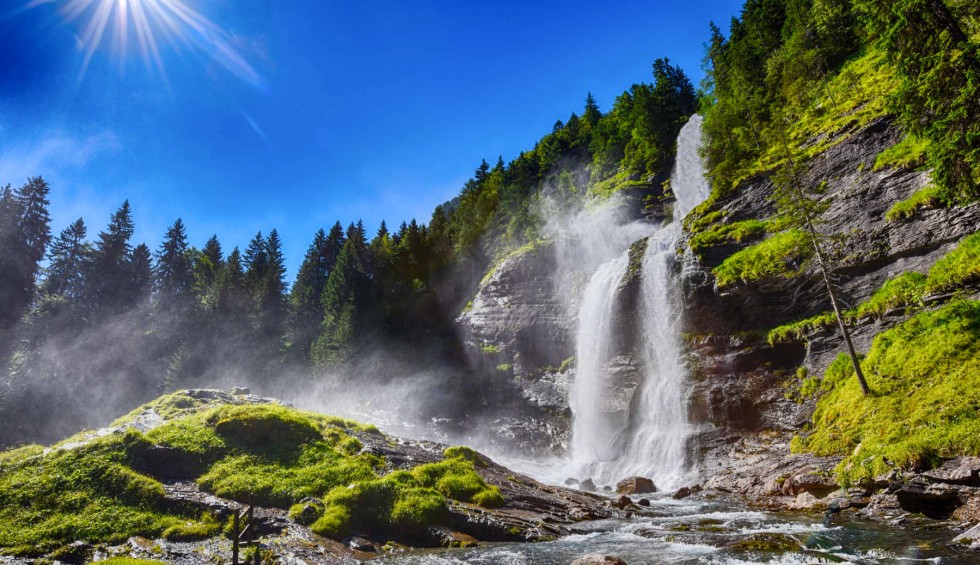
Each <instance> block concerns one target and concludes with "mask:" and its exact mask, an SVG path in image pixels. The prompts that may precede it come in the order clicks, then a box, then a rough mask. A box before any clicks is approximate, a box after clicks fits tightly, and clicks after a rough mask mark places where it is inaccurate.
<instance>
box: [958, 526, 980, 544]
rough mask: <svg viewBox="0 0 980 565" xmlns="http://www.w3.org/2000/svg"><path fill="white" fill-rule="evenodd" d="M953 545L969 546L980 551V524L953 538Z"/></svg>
mask: <svg viewBox="0 0 980 565" xmlns="http://www.w3.org/2000/svg"><path fill="white" fill-rule="evenodd" d="M953 543H958V544H962V545H968V546H970V547H971V548H977V549H980V523H978V524H977V525H976V526H973V527H972V528H970V529H969V530H967V531H965V532H963V533H962V534H960V535H958V536H956V537H955V538H953Z"/></svg>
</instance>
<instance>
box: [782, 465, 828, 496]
mask: <svg viewBox="0 0 980 565" xmlns="http://www.w3.org/2000/svg"><path fill="white" fill-rule="evenodd" d="M837 488H838V487H837V481H836V480H834V476H833V475H831V474H830V473H824V472H822V471H813V470H806V471H804V472H802V473H797V474H795V475H793V476H791V477H789V478H788V479H786V480H784V481H783V484H782V487H781V490H782V492H783V494H785V495H787V496H796V495H799V494H800V493H804V492H808V493H814V494H815V495H817V497H818V498H822V497H823V496H826V495H827V494H829V493H831V492H833V491H835V490H837Z"/></svg>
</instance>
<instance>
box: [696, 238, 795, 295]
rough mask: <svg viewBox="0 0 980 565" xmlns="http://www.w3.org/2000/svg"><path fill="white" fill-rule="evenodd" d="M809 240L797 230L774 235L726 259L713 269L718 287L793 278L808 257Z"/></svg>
mask: <svg viewBox="0 0 980 565" xmlns="http://www.w3.org/2000/svg"><path fill="white" fill-rule="evenodd" d="M810 253H811V251H810V247H809V238H808V237H807V235H806V233H804V232H803V231H800V230H796V229H793V230H787V231H784V232H780V233H777V234H775V235H772V236H770V237H768V238H767V239H765V240H764V241H761V242H759V243H757V244H755V245H753V246H751V247H747V248H745V249H743V250H741V251H739V252H738V253H735V254H733V255H732V256H730V257H728V258H727V259H725V261H724V262H723V263H722V264H721V265H718V266H717V267H715V269H714V274H715V277H716V279H717V283H718V286H719V287H725V286H729V285H731V284H734V283H735V282H737V281H743V282H752V281H758V280H762V279H767V278H774V277H792V276H794V275H796V274H798V273H799V271H800V264H801V263H802V262H803V261H804V260H806V259H807V258H808V257H809V256H810Z"/></svg>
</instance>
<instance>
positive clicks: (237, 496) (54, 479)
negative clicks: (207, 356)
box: [0, 393, 503, 555]
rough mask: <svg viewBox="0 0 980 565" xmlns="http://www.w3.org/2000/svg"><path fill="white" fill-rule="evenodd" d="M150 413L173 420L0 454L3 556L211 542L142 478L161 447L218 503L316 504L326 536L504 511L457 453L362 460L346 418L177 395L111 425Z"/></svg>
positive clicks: (199, 523) (200, 522)
mask: <svg viewBox="0 0 980 565" xmlns="http://www.w3.org/2000/svg"><path fill="white" fill-rule="evenodd" d="M149 409H152V411H153V412H155V413H156V414H158V415H160V416H164V415H166V417H169V418H170V419H168V420H167V421H165V422H163V423H162V424H161V425H159V426H158V427H156V428H154V429H152V430H150V431H149V432H147V433H145V434H144V433H141V432H139V431H137V430H135V429H133V428H129V429H126V431H125V432H122V431H118V432H113V433H110V434H108V435H105V436H102V437H99V436H97V435H93V434H80V435H79V436H77V437H74V438H69V440H67V441H66V442H63V443H62V444H59V445H57V446H54V447H53V448H50V449H45V448H42V447H40V446H27V447H22V448H19V449H15V450H10V451H7V452H3V453H2V454H0V508H2V509H0V551H4V552H7V553H13V554H29V555H38V554H43V553H47V552H49V551H51V550H53V549H56V548H57V547H59V546H62V545H64V544H67V543H70V542H73V541H75V540H78V539H82V540H86V541H89V542H120V541H123V540H125V539H126V538H128V537H130V536H133V535H142V536H148V537H159V536H163V537H166V538H168V539H175V540H187V539H200V538H206V537H210V536H213V535H216V534H217V532H218V531H219V530H220V527H221V524H219V523H218V521H217V520H216V519H215V518H214V517H213V516H212V515H210V514H208V513H204V514H201V513H200V512H191V511H188V510H184V511H181V510H179V508H180V506H179V505H174V504H172V503H168V501H167V500H166V497H165V492H164V487H163V485H162V483H161V482H160V481H159V480H157V479H156V478H154V477H153V476H152V475H151V474H147V473H152V469H153V467H154V463H153V457H154V452H155V450H159V449H161V448H163V449H166V450H167V452H168V457H169V459H168V461H171V463H169V465H170V466H171V467H173V465H179V468H176V469H175V468H169V469H168V472H170V473H175V472H176V473H180V474H182V475H186V478H188V479H195V480H196V481H197V483H198V485H199V486H200V487H201V489H202V490H204V491H206V492H210V493H213V494H215V495H217V496H220V497H223V498H229V499H232V500H237V501H240V502H254V503H256V504H259V505H262V506H273V507H279V508H290V507H291V506H292V505H295V504H297V503H298V502H299V501H300V500H302V499H304V498H307V497H315V498H317V499H320V500H322V501H323V504H322V505H319V506H316V507H315V508H314V509H313V515H314V519H313V520H311V522H312V529H313V530H314V531H316V532H318V533H321V534H323V535H328V536H335V537H336V536H341V535H343V534H345V533H347V532H348V531H350V530H351V529H352V528H363V529H371V530H373V531H388V530H394V531H404V530H406V529H411V528H416V527H419V526H425V525H431V524H439V523H441V521H442V520H444V519H445V518H446V514H447V502H446V501H447V499H452V500H458V501H461V502H466V503H472V504H477V505H480V506H485V507H494V506H499V505H501V504H503V498H502V497H501V494H500V491H499V490H498V489H497V488H496V487H493V486H490V485H488V484H487V483H486V482H485V481H484V480H483V479H482V478H481V477H480V476H479V474H477V472H476V468H477V466H485V465H486V462H485V461H484V460H483V459H482V458H481V457H480V456H479V455H478V454H476V453H475V452H473V451H472V450H467V449H465V448H450V449H447V450H446V452H445V454H444V459H443V460H442V461H438V462H434V463H428V464H423V465H418V466H416V467H415V468H413V469H411V470H408V471H391V472H387V473H385V469H386V467H385V462H384V461H383V460H382V459H381V458H379V457H378V456H376V455H372V454H370V453H366V452H363V451H362V448H363V445H362V443H361V441H360V440H359V439H358V438H357V437H356V436H357V434H368V435H372V434H379V432H378V431H377V430H376V429H375V428H373V427H371V426H362V425H360V424H357V423H356V422H351V421H349V420H344V419H341V418H334V417H329V416H323V415H320V414H314V413H310V412H304V411H300V410H296V409H293V408H288V407H285V406H281V405H275V404H259V405H232V404H227V403H223V402H206V401H201V400H198V399H195V398H192V397H190V396H188V395H186V394H182V393H178V394H174V395H169V396H166V397H162V398H161V399H158V400H157V401H155V402H153V403H151V404H150V405H147V406H145V407H144V408H142V409H140V410H137V411H136V412H134V413H132V414H130V415H128V416H126V417H123V418H121V419H120V420H119V423H121V424H124V423H128V422H132V421H134V419H135V418H137V417H138V415H140V414H146V413H147V412H148V410H149ZM362 437H363V436H362ZM174 461H176V462H179V463H173V462H174ZM147 469H151V470H150V471H147ZM188 512H189V513H188Z"/></svg>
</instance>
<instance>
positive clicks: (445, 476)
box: [412, 457, 503, 504]
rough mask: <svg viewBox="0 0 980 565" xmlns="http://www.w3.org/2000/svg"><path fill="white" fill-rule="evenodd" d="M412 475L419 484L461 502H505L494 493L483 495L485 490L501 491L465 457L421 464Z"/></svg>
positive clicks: (498, 492)
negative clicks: (479, 473)
mask: <svg viewBox="0 0 980 565" xmlns="http://www.w3.org/2000/svg"><path fill="white" fill-rule="evenodd" d="M412 476H414V477H415V479H416V480H417V481H418V482H419V484H421V485H423V486H426V487H431V488H435V489H436V490H438V491H439V492H440V493H442V494H443V495H444V496H446V497H448V498H452V499H453V500H459V501H460V502H472V503H474V504H480V502H477V500H485V501H490V502H491V503H494V502H496V501H497V500H500V502H501V503H502V502H503V498H499V499H498V498H497V497H496V496H494V495H492V494H485V495H482V496H481V493H484V492H485V491H490V492H496V493H497V495H499V494H500V491H499V489H497V487H495V486H490V485H488V484H487V483H486V482H485V481H484V480H483V479H482V478H481V477H480V475H478V474H477V473H476V470H475V469H474V465H473V463H471V462H470V461H467V460H465V459H463V458H459V457H457V458H452V459H446V460H445V461H440V462H439V463H429V464H427V465H419V466H418V467H416V468H414V469H412Z"/></svg>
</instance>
